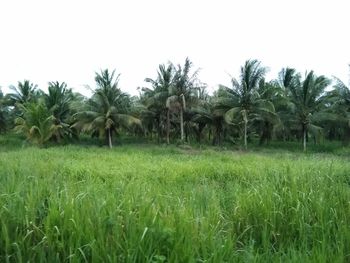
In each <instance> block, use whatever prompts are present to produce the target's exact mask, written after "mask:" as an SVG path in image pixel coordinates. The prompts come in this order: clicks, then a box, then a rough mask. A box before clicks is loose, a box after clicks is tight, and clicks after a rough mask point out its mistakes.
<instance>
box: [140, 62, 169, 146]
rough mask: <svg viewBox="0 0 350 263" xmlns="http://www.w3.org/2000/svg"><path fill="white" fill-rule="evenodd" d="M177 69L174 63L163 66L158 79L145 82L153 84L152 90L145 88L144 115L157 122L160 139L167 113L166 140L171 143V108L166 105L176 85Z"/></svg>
mask: <svg viewBox="0 0 350 263" xmlns="http://www.w3.org/2000/svg"><path fill="white" fill-rule="evenodd" d="M174 75H175V68H174V66H173V64H172V63H168V65H164V64H161V65H159V69H158V72H157V79H155V80H153V79H151V78H146V79H145V81H146V82H148V83H151V84H152V89H147V88H143V90H142V91H143V96H144V104H145V106H146V110H144V111H143V114H144V115H145V116H148V117H153V118H154V119H155V120H156V122H157V124H156V125H157V132H158V138H159V137H160V125H161V120H162V119H164V118H163V116H164V115H165V113H166V140H167V143H168V144H169V143H170V111H171V108H170V107H168V106H169V105H168V104H167V103H166V102H167V99H168V97H169V92H170V91H171V89H172V86H173V85H174Z"/></svg>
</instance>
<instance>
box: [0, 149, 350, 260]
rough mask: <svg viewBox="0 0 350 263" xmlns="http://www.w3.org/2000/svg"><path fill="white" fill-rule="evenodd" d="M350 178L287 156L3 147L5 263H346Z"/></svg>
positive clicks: (327, 158)
mask: <svg viewBox="0 0 350 263" xmlns="http://www.w3.org/2000/svg"><path fill="white" fill-rule="evenodd" d="M349 171H350V164H349V162H348V161H347V159H345V158H342V157H339V156H334V155H327V154H301V153H291V152H286V151H281V152H278V153H240V152H231V151H221V152H217V151H213V150H210V149H208V150H203V151H200V150H196V149H195V150H185V149H178V148H175V147H156V146H152V147H151V146H147V145H145V146H143V147H139V146H130V145H129V146H121V147H119V148H115V149H113V150H112V151H110V150H108V149H105V148H100V147H85V148H83V147H79V146H64V147H57V148H48V149H37V148H23V149H22V148H21V149H19V150H18V149H17V150H13V151H3V152H0V262H349V261H350V188H349V187H350V173H349Z"/></svg>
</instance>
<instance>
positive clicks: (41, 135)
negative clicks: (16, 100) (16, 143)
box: [15, 101, 60, 146]
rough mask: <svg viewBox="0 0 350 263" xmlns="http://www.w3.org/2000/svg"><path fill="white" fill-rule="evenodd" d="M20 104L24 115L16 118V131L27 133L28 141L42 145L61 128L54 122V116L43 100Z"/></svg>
mask: <svg viewBox="0 0 350 263" xmlns="http://www.w3.org/2000/svg"><path fill="white" fill-rule="evenodd" d="M18 105H19V107H20V109H21V111H22V112H23V116H22V117H18V118H16V120H15V125H16V126H15V131H16V132H18V133H23V134H25V135H26V137H27V140H28V141H31V142H33V143H35V144H38V145H39V146H42V145H43V144H44V143H45V142H47V141H48V140H50V139H51V137H52V136H53V134H55V133H56V131H57V129H59V128H60V125H56V124H55V123H54V117H53V115H52V114H51V112H50V111H49V110H48V108H47V107H46V105H45V103H44V102H43V101H39V102H38V103H34V102H31V103H25V104H18Z"/></svg>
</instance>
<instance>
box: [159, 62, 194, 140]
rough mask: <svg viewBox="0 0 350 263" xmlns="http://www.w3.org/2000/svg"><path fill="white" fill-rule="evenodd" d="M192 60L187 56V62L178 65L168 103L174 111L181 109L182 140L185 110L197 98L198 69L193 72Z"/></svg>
mask: <svg viewBox="0 0 350 263" xmlns="http://www.w3.org/2000/svg"><path fill="white" fill-rule="evenodd" d="M192 66H193V64H192V62H191V61H190V60H189V59H188V58H186V60H185V64H184V66H183V67H182V66H181V65H178V66H177V69H176V72H175V75H174V81H173V85H172V86H170V91H169V97H168V99H167V102H166V105H167V108H168V109H171V110H172V111H174V110H177V111H179V115H180V131H181V142H183V141H184V111H186V109H187V107H186V105H188V104H191V103H193V101H194V100H195V98H196V97H195V96H194V91H195V90H196V88H195V82H196V80H197V75H198V70H196V71H195V72H194V73H192V74H191V69H192Z"/></svg>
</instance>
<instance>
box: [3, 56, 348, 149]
mask: <svg viewBox="0 0 350 263" xmlns="http://www.w3.org/2000/svg"><path fill="white" fill-rule="evenodd" d="M199 72H200V71H199V70H198V69H195V68H194V64H193V63H192V62H191V61H190V60H189V59H188V58H186V60H185V63H184V64H183V65H180V64H179V65H177V66H175V65H174V64H173V63H171V62H169V63H168V64H166V65H165V64H161V65H159V68H158V71H157V77H156V78H155V79H152V78H146V79H145V84H146V85H150V86H148V87H141V88H138V90H139V95H138V96H134V97H132V96H130V95H129V94H127V93H125V92H123V91H122V90H121V89H120V87H119V85H118V84H119V77H120V75H118V74H116V73H115V71H112V72H110V71H109V70H108V69H106V70H102V71H101V72H100V73H96V74H95V82H96V87H95V88H91V91H92V96H91V97H90V98H88V97H84V96H82V95H81V94H79V93H74V92H73V90H72V89H70V88H69V87H68V86H67V84H66V83H64V82H61V83H60V82H57V81H56V82H49V83H48V92H44V91H43V90H40V89H38V87H37V86H36V85H34V84H33V83H31V82H30V81H28V80H24V81H23V82H18V85H17V87H14V86H12V87H11V89H12V91H13V92H12V93H9V94H5V95H4V94H3V93H2V92H1V91H0V132H2V133H4V132H8V131H11V130H13V128H14V130H16V131H17V132H18V133H22V134H24V135H25V136H26V140H27V142H30V143H32V144H36V145H39V146H44V145H45V144H50V143H56V144H60V143H62V142H67V141H69V140H71V142H72V141H74V140H76V139H78V138H81V137H83V136H85V135H89V136H91V137H98V138H100V140H101V141H102V142H103V143H105V144H106V145H108V146H109V147H110V148H112V147H113V144H116V143H119V142H118V141H117V139H118V138H121V137H123V136H127V137H133V138H134V139H135V140H136V141H137V140H139V139H140V138H142V139H145V140H148V141H154V138H157V143H163V142H166V143H167V144H178V143H181V144H192V145H193V143H196V144H207V145H208V144H209V145H210V144H212V145H217V146H223V145H226V144H231V146H232V147H234V146H237V145H239V146H240V145H243V146H244V148H245V149H246V150H247V149H248V144H251V143H252V142H253V143H254V141H256V140H259V142H260V144H269V143H271V142H296V141H299V142H302V145H303V149H304V151H306V150H307V144H308V145H309V146H308V147H310V142H311V143H313V144H321V143H324V141H325V140H327V141H335V140H336V141H342V142H343V143H344V144H348V142H349V141H350V125H349V123H350V122H349V116H350V115H349V113H350V103H349V101H350V99H349V94H350V89H349V87H348V86H346V85H345V84H344V83H343V82H341V81H340V80H339V79H337V78H334V82H333V84H332V81H331V80H330V79H329V78H327V77H326V76H323V75H321V76H316V75H315V74H314V72H313V71H310V72H309V73H306V74H305V77H304V78H302V76H301V74H300V73H298V72H297V71H296V70H295V69H292V68H284V69H282V70H281V71H280V73H279V75H278V76H277V78H276V79H272V80H266V72H267V68H266V67H264V66H262V64H261V62H259V61H257V60H247V61H246V62H245V64H244V65H243V66H242V67H241V73H240V76H239V77H238V78H234V77H232V78H231V85H230V87H226V86H224V85H219V88H218V89H217V90H216V91H214V92H213V94H209V93H208V92H207V85H206V84H205V83H202V82H201V81H200V79H199Z"/></svg>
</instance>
